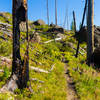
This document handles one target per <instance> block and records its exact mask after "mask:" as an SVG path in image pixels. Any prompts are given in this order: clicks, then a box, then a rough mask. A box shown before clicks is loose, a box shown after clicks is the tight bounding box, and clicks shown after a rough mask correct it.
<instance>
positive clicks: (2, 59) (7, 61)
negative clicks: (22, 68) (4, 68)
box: [0, 56, 11, 64]
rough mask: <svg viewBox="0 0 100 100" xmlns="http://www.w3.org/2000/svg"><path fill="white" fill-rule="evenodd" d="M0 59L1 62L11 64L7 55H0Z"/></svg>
mask: <svg viewBox="0 0 100 100" xmlns="http://www.w3.org/2000/svg"><path fill="white" fill-rule="evenodd" d="M0 59H1V61H2V62H6V63H8V64H11V59H9V58H7V57H3V56H0Z"/></svg>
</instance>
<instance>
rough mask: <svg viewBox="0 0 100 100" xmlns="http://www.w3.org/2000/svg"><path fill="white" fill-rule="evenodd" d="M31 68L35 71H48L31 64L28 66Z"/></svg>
mask: <svg viewBox="0 0 100 100" xmlns="http://www.w3.org/2000/svg"><path fill="white" fill-rule="evenodd" d="M30 68H31V69H32V70H34V71H36V72H43V73H47V74H48V73H49V72H48V71H46V70H44V69H40V68H37V67H33V66H31V67H30Z"/></svg>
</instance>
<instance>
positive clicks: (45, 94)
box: [0, 26, 100, 100]
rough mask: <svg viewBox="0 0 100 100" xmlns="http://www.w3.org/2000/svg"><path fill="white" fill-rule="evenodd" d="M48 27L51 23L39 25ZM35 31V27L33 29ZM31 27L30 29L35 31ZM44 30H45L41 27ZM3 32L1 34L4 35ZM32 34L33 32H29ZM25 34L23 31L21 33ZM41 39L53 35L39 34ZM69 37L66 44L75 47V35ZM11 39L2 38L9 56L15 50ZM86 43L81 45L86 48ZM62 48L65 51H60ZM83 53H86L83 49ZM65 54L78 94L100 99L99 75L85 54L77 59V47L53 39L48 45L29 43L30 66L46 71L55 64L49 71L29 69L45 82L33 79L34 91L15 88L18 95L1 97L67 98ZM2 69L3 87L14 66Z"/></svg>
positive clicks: (0, 48)
mask: <svg viewBox="0 0 100 100" xmlns="http://www.w3.org/2000/svg"><path fill="white" fill-rule="evenodd" d="M40 27H46V28H48V26H40ZM32 30H34V29H32ZM32 30H31V31H32ZM42 31H43V32H44V31H46V30H42ZM1 34H2V33H0V35H1ZM30 34H31V32H30ZM22 35H23V36H24V33H22ZM40 35H41V39H42V41H47V40H49V39H51V37H50V36H49V37H47V35H46V34H42V33H41V34H40ZM66 36H67V38H66V39H65V40H63V42H65V43H66V44H68V43H72V44H73V46H74V47H76V40H75V39H74V38H73V37H72V36H73V34H71V33H66ZM11 45H12V41H11V39H9V40H8V41H3V40H2V39H0V55H2V56H7V57H10V55H11V52H12V51H11V50H12V46H11ZM85 46H86V44H85V43H83V44H82V45H81V47H82V48H85ZM21 48H22V49H21V54H22V55H24V53H23V52H24V51H25V44H22V45H21ZM61 50H63V52H62V51H61ZM81 52H82V53H84V52H83V51H82V50H81ZM62 54H63V55H64V57H65V59H66V60H67V61H68V64H67V65H68V70H69V74H70V76H71V77H73V81H74V82H75V87H76V92H77V95H78V96H79V97H80V100H99V99H100V95H99V94H100V74H99V73H98V72H96V70H95V69H93V68H92V67H88V66H87V65H86V64H85V59H86V54H84V55H81V54H79V57H78V58H75V57H74V54H75V50H73V49H72V48H71V47H70V46H68V45H66V46H63V45H62V44H61V43H59V42H52V43H49V44H38V43H31V42H30V66H35V67H39V68H42V69H45V70H50V69H51V67H52V65H55V67H54V70H53V71H52V72H50V73H49V74H45V73H36V72H34V71H33V70H30V78H37V79H39V80H42V81H44V83H40V82H39V81H31V86H32V89H33V91H34V92H33V93H30V92H29V90H28V89H24V90H23V91H20V90H19V89H17V90H16V91H15V93H16V95H12V94H9V93H6V94H0V100H8V98H9V100H14V98H16V100H29V99H31V100H33V99H34V100H66V79H65V77H64V63H62V62H61V59H62V58H63V56H62ZM0 66H1V67H0V69H4V71H5V72H4V73H0V80H1V81H0V87H2V85H3V84H5V81H6V80H7V78H8V77H9V75H10V72H11V66H10V67H6V64H5V65H0Z"/></svg>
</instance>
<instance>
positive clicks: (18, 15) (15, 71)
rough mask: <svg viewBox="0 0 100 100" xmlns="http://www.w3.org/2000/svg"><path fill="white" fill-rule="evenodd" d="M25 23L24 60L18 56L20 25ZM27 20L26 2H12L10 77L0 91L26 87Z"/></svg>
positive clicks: (23, 0)
mask: <svg viewBox="0 0 100 100" xmlns="http://www.w3.org/2000/svg"><path fill="white" fill-rule="evenodd" d="M21 22H26V28H27V32H26V40H27V47H26V52H25V55H24V60H23V61H22V60H21V55H20V27H19V26H20V23H21ZM28 46H29V42H28V18H27V0H13V62H12V75H11V77H10V79H9V80H8V82H7V84H6V85H5V86H3V88H2V89H1V90H0V91H1V92H2V91H5V90H6V91H14V90H15V89H16V88H19V89H23V88H25V87H27V82H28V81H29V55H28V48H29V47H28Z"/></svg>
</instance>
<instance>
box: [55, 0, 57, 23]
mask: <svg viewBox="0 0 100 100" xmlns="http://www.w3.org/2000/svg"><path fill="white" fill-rule="evenodd" d="M55 25H57V0H55Z"/></svg>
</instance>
